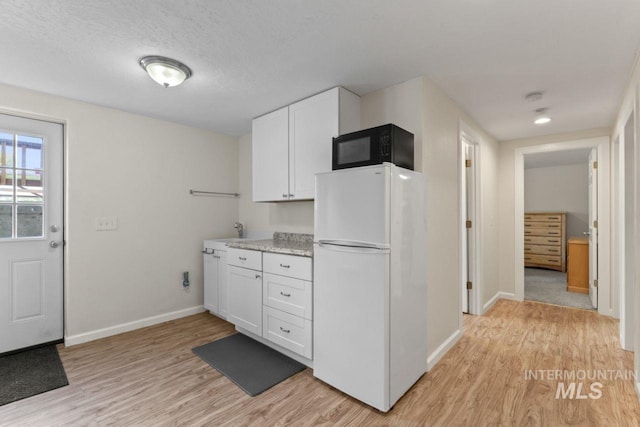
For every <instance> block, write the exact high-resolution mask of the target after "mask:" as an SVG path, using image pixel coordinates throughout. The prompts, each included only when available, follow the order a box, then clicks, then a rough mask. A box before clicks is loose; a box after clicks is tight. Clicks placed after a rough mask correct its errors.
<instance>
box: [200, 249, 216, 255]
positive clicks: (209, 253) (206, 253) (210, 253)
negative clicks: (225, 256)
mask: <svg viewBox="0 0 640 427" xmlns="http://www.w3.org/2000/svg"><path fill="white" fill-rule="evenodd" d="M214 252H215V251H214V250H213V249H211V252H209V248H206V249H205V250H204V251H202V253H203V254H205V255H212V254H213V253H214Z"/></svg>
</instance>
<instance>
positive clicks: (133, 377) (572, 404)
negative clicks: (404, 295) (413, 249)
mask: <svg viewBox="0 0 640 427" xmlns="http://www.w3.org/2000/svg"><path fill="white" fill-rule="evenodd" d="M464 322H465V324H464V335H463V337H462V339H461V340H460V341H459V342H458V344H457V345H456V346H455V347H454V348H453V349H452V350H451V351H449V353H448V354H447V355H446V356H445V357H444V358H443V359H442V360H441V361H440V362H439V363H438V364H437V365H436V366H435V367H434V368H433V369H432V370H431V371H430V372H429V373H427V374H426V375H425V376H424V377H422V379H421V380H420V381H419V382H418V383H417V384H416V385H415V386H414V387H413V388H412V389H411V390H410V391H409V392H408V393H407V395H405V396H404V398H402V399H401V400H400V402H398V403H397V404H396V406H395V407H394V408H393V409H392V410H391V412H389V413H388V414H381V413H379V412H377V411H375V410H373V409H371V408H369V407H367V406H365V405H364V404H361V403H360V402H358V401H356V400H354V399H352V398H350V397H348V396H346V395H344V394H342V393H340V392H339V391H337V390H335V389H333V388H332V387H329V386H327V385H326V384H324V383H322V382H321V381H319V380H316V379H315V378H314V377H313V375H312V372H311V370H309V369H307V370H305V371H303V372H301V373H299V374H297V375H295V376H293V377H292V378H290V379H288V380H286V381H284V382H282V383H280V384H278V385H277V386H275V387H273V388H272V389H270V390H268V391H266V392H264V393H263V394H261V395H259V396H257V397H254V398H251V397H249V396H247V395H246V394H245V393H244V392H243V391H242V390H240V389H239V388H238V387H236V386H235V385H234V384H232V383H231V382H230V381H228V380H227V379H226V378H225V377H223V376H221V375H220V374H219V373H218V372H217V371H215V370H214V369H212V368H210V367H209V366H208V365H207V364H206V363H204V362H202V361H201V360H200V359H198V357H196V356H195V355H193V354H192V353H191V348H192V347H195V346H198V345H200V344H204V343H207V342H209V341H212V340H215V339H217V338H221V337H223V336H226V335H229V334H231V333H233V328H232V326H231V325H230V324H228V323H226V322H224V321H222V320H219V319H217V318H215V317H213V316H211V315H209V314H205V313H203V314H198V315H195V316H190V317H187V318H184V319H179V320H176V321H172V322H168V323H164V324H161V325H157V326H152V327H149V328H145V329H141V330H138V331H134V332H130V333H126V334H122V335H118V336H114V337H110V338H105V339H102V340H98V341H94V342H91V343H87V344H82V345H78V346H74V347H70V348H63V347H62V346H61V348H60V355H61V357H62V361H63V363H64V366H65V369H66V371H67V375H68V377H69V381H70V385H69V386H67V387H64V388H61V389H58V390H54V391H51V392H49V393H45V394H42V395H39V396H34V397H32V398H29V399H25V400H22V401H19V402H15V403H11V404H8V405H5V406H2V407H0V424H1V425H11V426H13V425H99V426H102V425H123V426H124V425H126V426H129V425H149V426H160V425H187V426H191V425H221V424H222V425H234V426H235V425H336V424H339V425H347V424H349V425H365V426H371V425H399V426H413V425H437V426H465V425H469V426H486V425H504V426H509V425H516V426H525V425H531V426H536V425H540V426H550V425H563V424H566V425H579V426H582V425H601V426H623V425H638V423H639V422H640V421H639V420H640V405H639V404H638V399H637V397H636V395H635V392H634V389H633V381H631V380H613V381H602V382H603V388H602V398H601V399H598V400H592V399H586V400H570V399H564V400H563V399H556V398H555V395H556V387H557V382H558V381H554V380H537V381H536V380H526V379H525V370H528V369H532V370H538V369H568V370H572V369H576V370H577V369H582V370H594V369H607V370H618V369H620V370H630V369H632V366H633V355H632V353H629V352H625V351H623V350H620V346H619V342H618V338H617V336H618V322H617V321H615V320H613V319H609V318H606V317H602V316H599V315H598V314H596V313H593V312H588V311H583V310H577V309H570V308H563V307H557V306H552V305H546V304H539V303H534V302H523V303H520V302H514V301H507V300H501V301H498V302H497V303H496V305H495V306H494V307H493V308H492V309H491V310H490V311H489V312H488V313H487V314H486V315H485V316H480V317H473V316H465V320H464ZM590 382H591V381H588V380H587V381H586V383H587V388H588V383H590ZM588 391H589V390H588V389H587V390H586V392H587V393H588Z"/></svg>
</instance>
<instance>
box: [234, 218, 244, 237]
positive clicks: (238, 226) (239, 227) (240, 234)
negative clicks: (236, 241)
mask: <svg viewBox="0 0 640 427" xmlns="http://www.w3.org/2000/svg"><path fill="white" fill-rule="evenodd" d="M233 228H235V229H237V230H238V237H239V238H240V239H242V238H243V237H244V226H243V225H242V223H241V222H236V223H235V224H233Z"/></svg>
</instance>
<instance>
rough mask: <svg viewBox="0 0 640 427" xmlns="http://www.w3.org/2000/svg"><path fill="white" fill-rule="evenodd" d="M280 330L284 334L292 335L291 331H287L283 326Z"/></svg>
mask: <svg viewBox="0 0 640 427" xmlns="http://www.w3.org/2000/svg"><path fill="white" fill-rule="evenodd" d="M280 330H281V331H282V332H284V333H285V334H288V333H290V332H291V329H285V328H283V327H282V326H280Z"/></svg>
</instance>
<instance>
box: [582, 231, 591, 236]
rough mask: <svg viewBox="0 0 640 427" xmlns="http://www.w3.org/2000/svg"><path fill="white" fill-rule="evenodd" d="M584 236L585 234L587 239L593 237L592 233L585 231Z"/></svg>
mask: <svg viewBox="0 0 640 427" xmlns="http://www.w3.org/2000/svg"><path fill="white" fill-rule="evenodd" d="M582 234H584V235H585V236H587V237H589V236H591V232H590V231H583V232H582Z"/></svg>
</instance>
